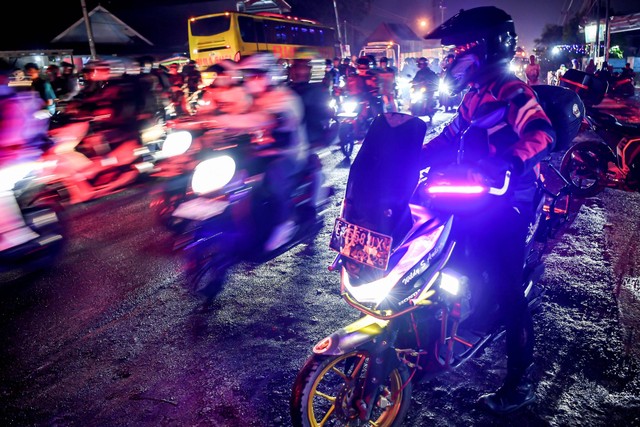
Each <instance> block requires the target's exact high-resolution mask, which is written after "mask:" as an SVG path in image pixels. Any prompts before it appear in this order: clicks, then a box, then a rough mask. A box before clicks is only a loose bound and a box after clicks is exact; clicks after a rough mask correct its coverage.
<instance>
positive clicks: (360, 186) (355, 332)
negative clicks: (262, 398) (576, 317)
mask: <svg viewBox="0 0 640 427" xmlns="http://www.w3.org/2000/svg"><path fill="white" fill-rule="evenodd" d="M489 119H490V118H489ZM491 121H492V120H488V119H487V120H485V121H484V124H483V120H479V121H476V122H475V125H474V127H479V128H482V129H487V128H490V127H491V123H490V122H491ZM425 132H426V124H425V123H424V122H423V121H422V120H420V119H418V118H415V117H411V116H408V115H404V114H396V115H389V114H387V115H385V116H382V117H380V118H379V119H377V120H376V121H375V122H374V123H373V124H372V127H371V131H370V133H369V134H368V135H367V138H365V141H364V142H363V145H362V148H361V149H360V151H359V153H358V156H357V157H356V159H355V161H354V163H353V165H352V167H351V172H350V175H349V180H348V183H347V190H346V194H345V201H344V204H343V210H342V213H341V216H340V217H339V218H338V219H337V220H336V222H335V225H334V229H333V233H332V236H331V243H330V246H331V248H333V249H334V250H336V251H338V256H337V257H336V259H335V261H334V262H333V264H332V265H331V267H330V269H331V270H335V271H339V272H340V278H341V280H340V281H341V291H340V293H341V295H342V297H343V298H344V299H345V301H346V302H347V303H348V304H349V305H350V306H352V307H353V308H355V309H356V310H358V311H359V312H360V313H361V314H362V315H361V317H360V318H359V319H358V320H356V321H355V322H353V323H351V324H349V325H346V326H344V327H342V328H340V329H337V330H336V331H335V332H333V333H332V334H331V335H329V336H327V337H326V338H324V339H322V340H321V341H319V342H318V343H317V344H316V345H315V346H314V347H313V354H312V355H311V356H310V357H309V358H308V359H307V361H306V362H305V364H304V366H303V367H302V369H301V370H300V371H299V373H298V375H297V377H296V380H295V383H294V385H293V390H292V396H291V406H290V409H291V419H292V421H293V425H294V426H296V427H297V426H316V425H345V426H346V425H377V426H400V425H402V422H403V419H404V418H405V416H406V414H407V412H408V410H409V405H410V402H411V395H412V391H413V387H414V385H415V384H417V383H418V382H422V381H427V380H428V379H430V378H432V377H433V376H434V375H437V374H439V373H442V372H445V371H447V370H449V369H451V368H456V367H457V366H459V365H460V364H462V363H463V362H465V361H466V360H468V359H470V358H471V357H473V356H475V355H477V354H479V353H480V352H481V351H482V350H483V349H484V348H485V347H487V346H488V345H489V344H490V343H492V342H493V341H494V340H496V339H497V338H498V337H500V336H501V335H502V334H503V332H504V327H503V326H502V325H501V323H500V319H499V316H498V315H497V310H496V306H495V304H493V303H490V302H489V303H487V300H488V301H492V300H491V299H490V298H488V295H490V288H489V287H488V284H486V283H484V281H483V280H481V275H479V272H478V271H476V270H475V269H474V268H473V267H472V266H473V262H472V260H471V259H469V258H468V255H467V254H465V236H463V235H460V233H459V232H457V230H458V228H457V226H456V225H457V223H458V222H459V221H460V220H461V219H462V218H463V217H464V216H466V215H473V214H474V212H479V211H480V210H482V209H485V208H486V206H487V205H488V204H490V203H492V201H495V198H497V197H501V196H503V195H504V194H505V193H506V192H507V191H508V188H509V184H510V174H509V173H508V172H507V173H506V174H505V175H504V176H503V177H502V178H501V179H500V181H499V182H497V183H495V184H492V181H491V180H490V179H487V178H485V179H483V180H480V181H471V182H469V181H468V178H467V177H468V176H469V174H468V171H469V169H468V167H467V166H466V165H465V164H464V163H462V164H460V165H456V166H455V167H452V168H445V169H439V170H435V169H434V170H427V171H423V172H420V170H419V169H420V167H419V164H418V162H419V160H418V159H419V157H420V153H421V147H422V143H423V139H424V136H425ZM469 135H473V132H471V133H469ZM372 159H385V161H384V162H383V164H381V163H380V162H377V163H375V164H376V165H377V168H376V170H375V171H374V172H372V171H371V168H372V167H373V164H374V163H371V162H370V160H372ZM372 176H375V179H373V180H372ZM389 182H393V184H392V185H391V184H389ZM539 184H540V187H539V192H538V200H539V203H538V205H537V206H538V209H537V214H536V216H535V218H536V219H535V221H533V222H532V224H531V227H530V233H529V235H528V237H527V247H528V250H529V256H528V257H527V262H526V265H525V266H523V268H524V274H523V281H522V288H523V292H524V294H525V295H526V298H527V301H528V304H529V309H533V308H535V307H536V305H537V304H538V302H539V300H540V298H539V296H540V291H539V290H538V289H537V287H536V282H537V281H538V279H539V278H540V276H541V274H542V272H543V264H542V261H541V253H539V252H536V251H535V250H534V247H535V243H536V242H538V241H544V240H545V239H546V238H547V237H548V235H549V233H550V230H551V229H552V227H551V226H552V225H554V226H555V225H557V224H561V223H562V221H561V218H563V217H565V216H566V215H567V211H566V207H568V205H569V199H570V195H569V194H568V193H569V192H568V190H567V186H565V187H563V189H562V190H561V191H560V192H558V193H557V194H555V193H552V192H551V191H549V190H546V189H545V188H544V186H543V182H542V181H540V183H539ZM354 200H358V204H356V203H355V202H353V201H354ZM545 206H546V209H545Z"/></svg>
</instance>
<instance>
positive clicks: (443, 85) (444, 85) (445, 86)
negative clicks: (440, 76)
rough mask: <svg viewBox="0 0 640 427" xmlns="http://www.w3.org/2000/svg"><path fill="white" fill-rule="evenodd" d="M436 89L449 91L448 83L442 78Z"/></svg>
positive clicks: (442, 91) (444, 91)
mask: <svg viewBox="0 0 640 427" xmlns="http://www.w3.org/2000/svg"><path fill="white" fill-rule="evenodd" d="M438 91H440V93H451V91H450V90H449V85H448V84H447V83H446V82H445V81H444V80H440V84H439V85H438Z"/></svg>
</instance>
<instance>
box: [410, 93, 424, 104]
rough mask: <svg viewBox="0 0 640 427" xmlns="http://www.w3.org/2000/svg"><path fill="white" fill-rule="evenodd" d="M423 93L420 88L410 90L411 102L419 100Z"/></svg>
mask: <svg viewBox="0 0 640 427" xmlns="http://www.w3.org/2000/svg"><path fill="white" fill-rule="evenodd" d="M423 95H424V92H423V91H421V90H414V91H413V92H411V102H413V103H416V102H419V101H420V100H421V99H422V97H423Z"/></svg>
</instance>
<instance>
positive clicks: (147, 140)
mask: <svg viewBox="0 0 640 427" xmlns="http://www.w3.org/2000/svg"><path fill="white" fill-rule="evenodd" d="M99 120H100V116H96V117H95V118H94V119H91V120H84V119H80V120H75V119H70V120H69V121H67V122H65V123H61V124H59V125H58V126H57V127H55V128H53V129H51V130H50V131H49V138H50V139H51V141H52V144H51V146H50V148H48V149H47V150H46V151H45V152H44V153H43V155H42V158H41V159H42V164H43V165H44V166H45V169H44V170H43V172H42V173H43V174H44V175H43V176H46V177H48V180H49V181H48V186H49V187H50V188H53V189H55V191H57V192H58V193H59V194H60V195H61V197H62V200H63V202H64V203H65V204H71V205H73V204H77V203H82V202H86V201H89V200H94V199H97V198H100V197H103V196H106V195H109V194H113V193H115V192H117V191H120V190H123V189H124V188H126V187H127V186H128V185H130V184H132V183H134V182H136V181H137V180H138V179H139V178H140V177H141V176H142V175H145V174H148V173H150V172H151V171H152V170H153V163H152V162H151V160H152V158H151V156H150V155H151V153H152V151H155V150H157V148H158V147H159V146H160V145H161V139H162V138H163V137H164V127H163V124H162V122H156V121H150V122H149V123H148V125H147V126H146V127H145V128H143V129H142V130H141V131H140V133H139V134H138V135H135V134H131V133H127V134H122V133H121V132H120V130H119V129H104V128H100V127H99V126H100V125H99ZM96 122H97V123H96ZM96 127H97V129H98V130H96Z"/></svg>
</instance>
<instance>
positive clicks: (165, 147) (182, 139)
mask: <svg viewBox="0 0 640 427" xmlns="http://www.w3.org/2000/svg"><path fill="white" fill-rule="evenodd" d="M192 140H193V138H192V136H191V133H189V132H187V131H186V130H181V131H177V132H172V133H170V134H169V135H167V138H166V139H165V140H164V143H163V144H162V155H163V156H165V157H173V156H179V155H180V154H184V153H186V152H187V150H188V149H189V147H191V141H192Z"/></svg>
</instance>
